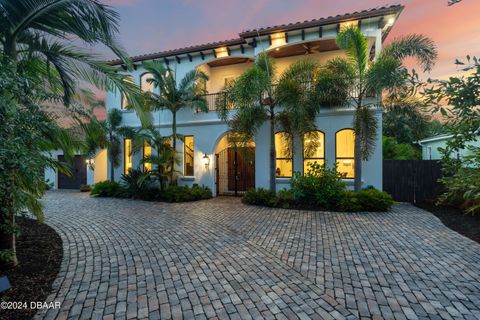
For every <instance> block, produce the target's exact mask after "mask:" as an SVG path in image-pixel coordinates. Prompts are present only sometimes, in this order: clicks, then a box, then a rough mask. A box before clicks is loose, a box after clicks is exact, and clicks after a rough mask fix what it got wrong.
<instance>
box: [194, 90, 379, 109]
mask: <svg viewBox="0 0 480 320" xmlns="http://www.w3.org/2000/svg"><path fill="white" fill-rule="evenodd" d="M275 88H276V85H273V90H274V91H275ZM349 95H350V96H351V97H355V96H358V88H357V87H356V86H355V87H353V88H351V89H350V92H349ZM204 96H205V100H206V101H207V106H208V112H216V111H217V107H216V104H217V100H218V99H225V93H223V92H216V93H207V94H205V95H204ZM375 97H376V95H375V93H374V92H373V91H369V92H367V93H366V95H365V97H364V98H366V99H373V98H375ZM234 109H235V105H234V104H233V103H231V104H230V105H229V106H228V110H234ZM195 112H197V113H199V112H202V111H201V110H199V109H197V110H196V111H195Z"/></svg>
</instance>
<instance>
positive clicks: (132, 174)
mask: <svg viewBox="0 0 480 320" xmlns="http://www.w3.org/2000/svg"><path fill="white" fill-rule="evenodd" d="M122 183H123V187H124V196H125V197H131V198H134V199H142V200H154V199H157V198H159V196H160V189H159V188H158V187H155V186H154V181H153V180H152V178H151V176H150V175H149V174H148V173H146V172H143V171H142V170H139V169H134V170H129V171H128V173H127V174H122Z"/></svg>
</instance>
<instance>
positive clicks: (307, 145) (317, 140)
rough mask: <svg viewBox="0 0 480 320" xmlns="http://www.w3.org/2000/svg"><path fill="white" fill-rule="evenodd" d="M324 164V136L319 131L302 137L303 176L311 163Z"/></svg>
mask: <svg viewBox="0 0 480 320" xmlns="http://www.w3.org/2000/svg"><path fill="white" fill-rule="evenodd" d="M314 162H316V163H318V164H319V165H324V164H325V134H324V133H323V132H322V131H320V130H316V131H310V132H307V133H305V134H304V135H303V174H305V173H306V172H307V171H308V169H309V168H310V165H311V164H312V163H314Z"/></svg>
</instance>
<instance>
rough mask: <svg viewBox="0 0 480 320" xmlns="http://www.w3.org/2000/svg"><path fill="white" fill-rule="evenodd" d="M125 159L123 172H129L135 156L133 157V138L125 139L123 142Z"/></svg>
mask: <svg viewBox="0 0 480 320" xmlns="http://www.w3.org/2000/svg"><path fill="white" fill-rule="evenodd" d="M123 146H124V148H123V153H124V154H123V157H124V158H123V159H124V168H123V173H124V174H127V173H128V172H129V171H130V170H132V167H133V157H132V139H125V140H124V144H123Z"/></svg>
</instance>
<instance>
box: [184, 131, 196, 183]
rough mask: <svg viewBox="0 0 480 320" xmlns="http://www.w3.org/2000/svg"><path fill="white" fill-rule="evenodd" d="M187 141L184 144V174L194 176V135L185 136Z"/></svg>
mask: <svg viewBox="0 0 480 320" xmlns="http://www.w3.org/2000/svg"><path fill="white" fill-rule="evenodd" d="M184 139H185V141H184V144H183V149H184V150H183V163H184V171H183V175H184V176H193V165H194V150H195V145H194V141H193V136H185V138H184Z"/></svg>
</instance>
